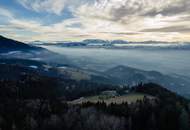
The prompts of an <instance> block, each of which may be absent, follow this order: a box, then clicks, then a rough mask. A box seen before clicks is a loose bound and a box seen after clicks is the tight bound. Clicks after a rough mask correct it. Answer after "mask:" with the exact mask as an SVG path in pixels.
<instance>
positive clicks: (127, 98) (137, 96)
mask: <svg viewBox="0 0 190 130" xmlns="http://www.w3.org/2000/svg"><path fill="white" fill-rule="evenodd" d="M144 96H146V97H147V98H149V99H153V98H154V97H153V96H150V95H146V94H142V93H131V94H127V95H123V96H115V97H113V96H112V97H109V96H106V95H97V96H91V97H81V98H79V99H76V100H73V101H71V102H69V103H71V104H82V103H85V102H92V103H97V102H105V103H106V104H111V103H116V104H121V103H123V102H128V103H129V104H131V103H133V102H136V101H137V100H142V99H143V98H144Z"/></svg>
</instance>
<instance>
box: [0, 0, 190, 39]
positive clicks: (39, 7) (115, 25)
mask: <svg viewBox="0 0 190 130" xmlns="http://www.w3.org/2000/svg"><path fill="white" fill-rule="evenodd" d="M17 2H18V4H19V5H20V6H22V7H24V8H25V9H26V10H28V11H31V12H35V13H37V14H44V15H45V16H44V17H41V18H36V19H35V18H33V17H32V18H30V17H26V18H25V17H24V16H22V18H17V16H16V15H15V13H14V12H11V11H9V10H8V9H5V8H2V7H0V16H3V17H6V19H7V23H6V27H7V25H8V28H9V30H8V29H7V31H10V30H11V31H12V32H15V33H17V35H13V33H11V35H12V36H17V38H18V39H19V38H20V39H24V40H28V37H29V36H30V38H31V40H65V39H71V40H80V39H85V38H101V39H125V40H131V41H145V40H164V41H189V40H190V35H189V34H190V22H189V21H190V1H189V0H17ZM65 12H67V13H68V12H69V13H70V15H71V16H70V17H69V18H66V17H63V14H64V13H65ZM49 15H51V17H50V18H49V19H48V20H50V21H51V24H48V23H47V22H46V21H47V16H49ZM57 17H58V18H60V19H59V21H54V19H55V18H57ZM4 26H5V24H2V25H1V26H0V30H4V31H5V30H6V29H5V28H4ZM11 31H10V32H11ZM24 32H28V35H24ZM25 34H26V33H25Z"/></svg>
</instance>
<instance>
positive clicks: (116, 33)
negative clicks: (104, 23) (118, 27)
mask: <svg viewBox="0 0 190 130" xmlns="http://www.w3.org/2000/svg"><path fill="white" fill-rule="evenodd" d="M100 33H107V34H114V35H137V34H139V33H136V32H100Z"/></svg>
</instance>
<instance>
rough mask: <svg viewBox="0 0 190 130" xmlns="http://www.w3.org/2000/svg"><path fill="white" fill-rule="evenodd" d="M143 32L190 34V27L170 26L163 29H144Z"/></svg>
mask: <svg viewBox="0 0 190 130" xmlns="http://www.w3.org/2000/svg"><path fill="white" fill-rule="evenodd" d="M141 32H179V33H190V27H187V26H184V25H181V26H169V27H163V28H152V29H144V30H141Z"/></svg>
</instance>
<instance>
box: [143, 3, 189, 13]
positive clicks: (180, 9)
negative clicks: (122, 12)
mask: <svg viewBox="0 0 190 130" xmlns="http://www.w3.org/2000/svg"><path fill="white" fill-rule="evenodd" d="M182 13H190V0H181V1H178V2H174V3H172V4H170V5H169V6H166V7H164V8H163V9H160V10H157V9H152V10H149V11H147V12H145V13H143V14H142V15H143V16H156V15H157V14H162V15H164V16H172V15H178V14H182Z"/></svg>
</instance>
